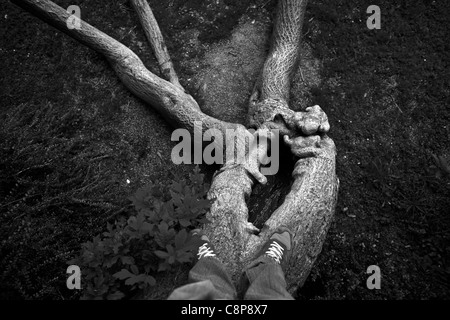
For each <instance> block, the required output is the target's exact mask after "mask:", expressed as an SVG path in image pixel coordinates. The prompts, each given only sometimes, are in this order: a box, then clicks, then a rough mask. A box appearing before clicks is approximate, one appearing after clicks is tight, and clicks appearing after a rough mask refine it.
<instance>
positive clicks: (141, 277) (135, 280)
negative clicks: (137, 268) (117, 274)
mask: <svg viewBox="0 0 450 320" xmlns="http://www.w3.org/2000/svg"><path fill="white" fill-rule="evenodd" d="M145 278H146V275H145V274H139V275H135V276H132V277H130V278H128V279H127V280H126V281H125V284H126V285H128V286H132V285H134V284H136V283H139V282H142V281H144V280H145Z"/></svg>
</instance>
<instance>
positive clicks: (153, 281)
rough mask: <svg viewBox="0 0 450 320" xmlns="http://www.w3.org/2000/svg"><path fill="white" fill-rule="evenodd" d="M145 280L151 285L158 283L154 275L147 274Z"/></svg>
mask: <svg viewBox="0 0 450 320" xmlns="http://www.w3.org/2000/svg"><path fill="white" fill-rule="evenodd" d="M144 282H145V283H147V284H148V285H150V286H154V285H155V284H156V280H155V278H153V277H152V276H149V275H147V276H146V277H145V279H144Z"/></svg>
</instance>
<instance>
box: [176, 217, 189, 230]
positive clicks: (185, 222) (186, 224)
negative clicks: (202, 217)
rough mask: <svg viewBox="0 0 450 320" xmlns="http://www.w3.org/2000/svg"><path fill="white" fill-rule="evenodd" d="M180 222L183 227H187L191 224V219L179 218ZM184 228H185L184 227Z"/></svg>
mask: <svg viewBox="0 0 450 320" xmlns="http://www.w3.org/2000/svg"><path fill="white" fill-rule="evenodd" d="M178 222H179V223H180V225H181V226H182V227H183V228H187V227H189V226H190V225H191V221H190V220H188V219H179V220H178ZM183 230H184V229H183Z"/></svg>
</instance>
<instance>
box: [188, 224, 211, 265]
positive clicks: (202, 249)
mask: <svg viewBox="0 0 450 320" xmlns="http://www.w3.org/2000/svg"><path fill="white" fill-rule="evenodd" d="M192 235H193V236H195V235H196V236H198V237H200V241H201V243H202V244H201V245H200V246H199V247H198V251H197V261H198V260H200V259H201V258H204V257H215V256H216V253H215V252H214V247H213V245H212V243H211V242H210V241H209V238H208V236H206V234H203V232H202V231H201V230H200V229H195V230H192Z"/></svg>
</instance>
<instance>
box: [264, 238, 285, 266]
mask: <svg viewBox="0 0 450 320" xmlns="http://www.w3.org/2000/svg"><path fill="white" fill-rule="evenodd" d="M283 251H284V249H283V247H282V246H280V245H279V244H278V243H277V242H276V241H273V242H272V243H271V244H270V247H269V249H268V250H267V251H266V255H268V256H269V257H272V258H274V259H275V261H276V262H277V263H280V260H281V258H282V257H283Z"/></svg>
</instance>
